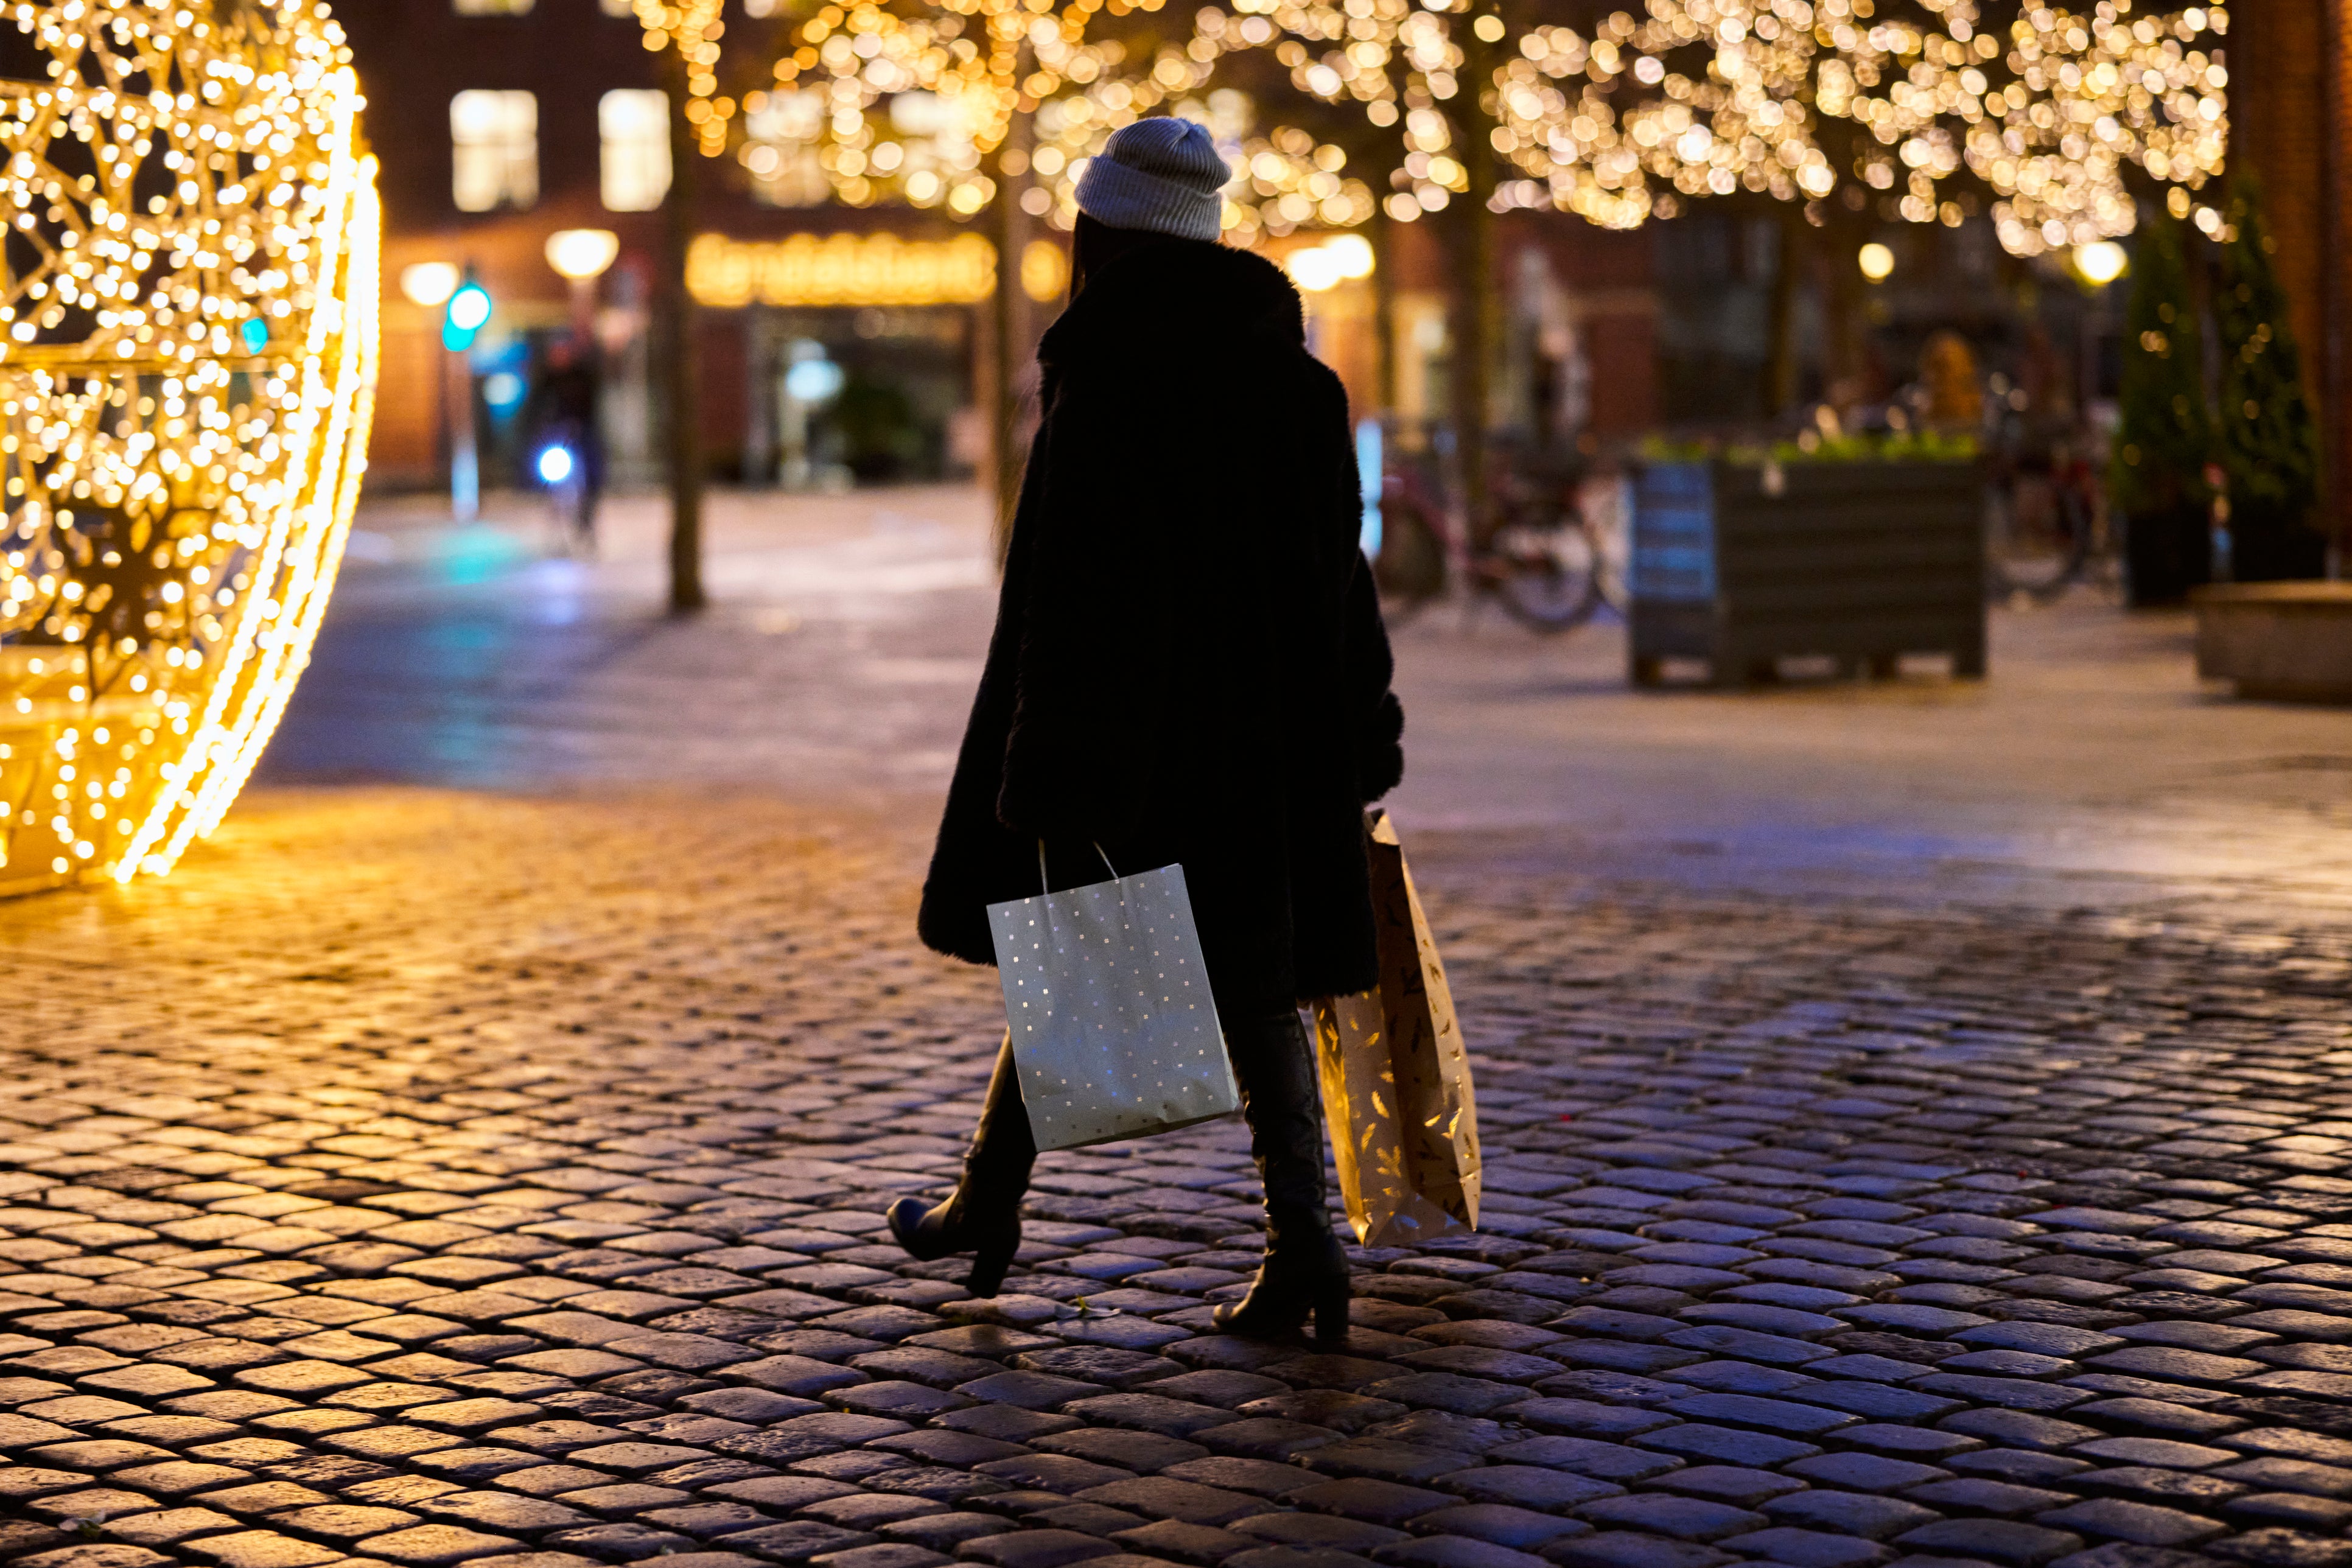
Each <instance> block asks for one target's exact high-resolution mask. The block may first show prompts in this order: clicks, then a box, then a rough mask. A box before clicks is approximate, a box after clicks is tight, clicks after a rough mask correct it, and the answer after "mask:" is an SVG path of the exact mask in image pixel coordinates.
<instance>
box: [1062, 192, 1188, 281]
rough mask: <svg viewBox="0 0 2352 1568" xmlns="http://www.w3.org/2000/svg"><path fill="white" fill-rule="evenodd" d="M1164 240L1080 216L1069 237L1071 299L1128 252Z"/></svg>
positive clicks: (1135, 230) (1149, 234) (1158, 236)
mask: <svg viewBox="0 0 2352 1568" xmlns="http://www.w3.org/2000/svg"><path fill="white" fill-rule="evenodd" d="M1167 240H1168V236H1166V235H1164V234H1155V233H1153V232H1152V231H1151V230H1150V229H1142V228H1113V227H1111V226H1110V225H1108V224H1107V223H1097V222H1096V221H1095V220H1094V219H1093V218H1090V217H1088V216H1087V215H1086V214H1084V213H1080V214H1079V215H1078V226H1077V229H1076V232H1075V233H1073V234H1072V235H1071V236H1070V298H1071V299H1073V300H1075V299H1076V298H1077V297H1078V290H1079V289H1083V288H1085V287H1086V286H1087V279H1088V278H1090V277H1092V276H1093V275H1094V274H1096V273H1097V272H1100V271H1101V270H1102V269H1103V268H1106V267H1108V266H1109V265H1110V264H1111V263H1112V262H1114V261H1116V260H1118V258H1120V257H1122V256H1125V255H1127V254H1128V253H1129V251H1135V250H1141V249H1143V248H1144V247H1146V246H1151V245H1162V244H1165V243H1167Z"/></svg>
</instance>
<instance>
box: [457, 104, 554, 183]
mask: <svg viewBox="0 0 2352 1568" xmlns="http://www.w3.org/2000/svg"><path fill="white" fill-rule="evenodd" d="M449 140H450V142H451V144H452V147H453V148H454V151H455V156H454V158H453V159H452V161H451V163H450V179H449V192H450V195H451V198H452V199H453V200H455V201H456V202H457V210H458V211H459V212H468V213H486V212H488V211H490V210H491V209H493V208H495V207H501V206H511V207H527V206H530V205H532V204H533V203H534V202H536V201H538V200H539V100H538V99H536V98H534V97H532V96H531V95H530V93H527V92H499V91H493V90H490V89H482V88H476V89H469V90H467V91H465V92H461V93H459V94H457V97H455V98H453V99H451V100H449Z"/></svg>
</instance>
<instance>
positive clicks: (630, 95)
mask: <svg viewBox="0 0 2352 1568" xmlns="http://www.w3.org/2000/svg"><path fill="white" fill-rule="evenodd" d="M596 129H597V131H598V132H599V133H600V134H601V135H602V136H603V138H604V206H605V210H607V211H609V212H616V213H644V212H651V211H653V210H654V209H655V208H656V207H657V206H659V205H661V204H662V197H663V196H665V195H668V194H669V97H668V95H667V94H666V93H664V92H661V91H659V90H658V89H653V88H638V87H624V88H615V89H614V90H613V91H611V92H608V93H606V94H605V95H604V98H603V99H602V100H599V101H598V102H597V105H596Z"/></svg>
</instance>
